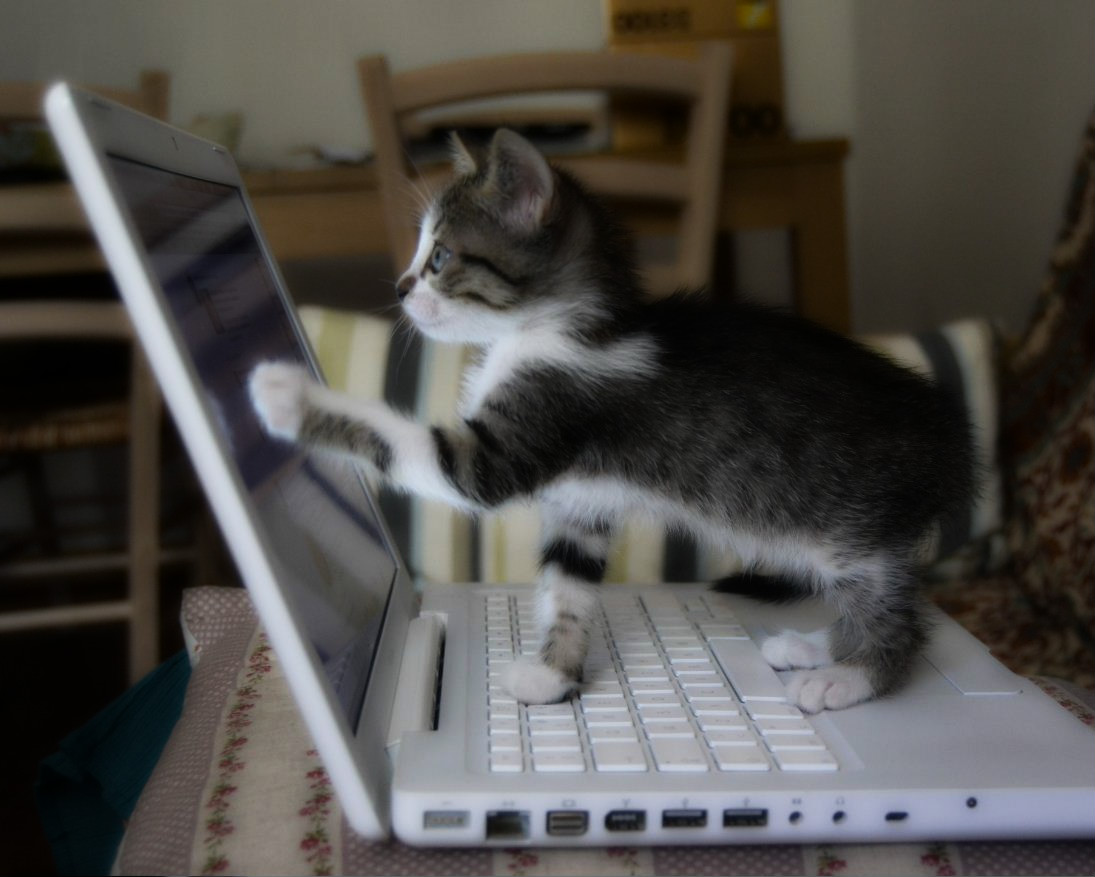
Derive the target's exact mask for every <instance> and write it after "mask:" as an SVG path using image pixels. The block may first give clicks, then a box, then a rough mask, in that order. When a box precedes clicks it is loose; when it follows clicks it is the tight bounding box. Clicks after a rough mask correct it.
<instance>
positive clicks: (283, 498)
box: [46, 83, 1095, 846]
mask: <svg viewBox="0 0 1095 877" xmlns="http://www.w3.org/2000/svg"><path fill="white" fill-rule="evenodd" d="M46 110H47V116H48V119H49V123H50V126H51V128H52V131H53V133H54V135H55V137H56V140H57V142H58V144H59V147H60V149H61V152H62V155H63V157H64V160H65V163H66V165H67V167H68V170H69V172H70V174H71V177H72V180H73V183H74V184H75V187H76V190H77V192H78V194H79V196H80V199H81V200H82V202H83V204H84V206H85V208H86V211H87V214H88V216H89V219H90V222H91V225H92V226H93V228H94V230H95V234H96V235H97V237H98V240H99V243H100V245H101V248H102V250H103V253H104V254H105V256H106V259H107V262H108V264H109V266H110V270H111V271H112V272H113V275H114V277H115V279H116V281H117V285H118V287H119V289H120V291H121V294H122V297H123V299H124V301H125V303H126V306H127V307H128V310H129V312H130V314H131V316H132V319H133V323H134V325H135V327H136V331H137V333H138V334H139V336H140V339H141V341H142V343H143V346H144V349H145V350H146V351H147V354H148V357H149V360H150V361H151V364H152V368H153V370H154V372H155V374H156V377H157V379H158V381H159V384H160V386H161V388H162V391H163V395H164V397H165V399H166V401H167V405H168V406H169V408H170V410H171V412H172V414H173V415H174V419H175V422H176V423H177V425H178V428H179V431H180V433H181V435H182V438H183V440H184V442H185V444H186V447H187V449H188V452H189V454H190V457H191V459H192V461H193V464H194V467H195V469H196V471H197V473H198V476H199V478H200V480H201V483H202V485H203V487H204V490H205V492H206V493H207V495H208V499H209V502H210V504H211V507H212V509H213V511H214V513H215V515H216V517H217V520H218V522H219V524H220V527H221V529H222V531H223V533H224V536H225V539H226V541H227V543H228V546H229V548H230V550H231V552H232V555H233V557H234V559H235V562H236V564H237V566H238V568H239V571H240V574H241V576H242V578H243V580H244V582H245V584H246V586H247V588H248V589H249V591H250V594H251V596H252V598H253V602H254V605H255V608H256V610H257V613H258V616H259V618H260V619H261V621H262V623H263V624H264V626H265V628H266V630H267V633H268V636H269V638H270V641H271V643H272V645H273V648H274V650H275V651H276V653H277V655H278V656H279V659H280V661H281V663H282V665H283V666H284V670H285V676H286V678H287V680H288V684H289V687H290V689H291V691H292V693H293V695H294V696H295V699H296V702H297V704H298V705H299V708H300V712H301V715H302V717H303V719H304V722H305V724H306V725H307V728H308V730H309V731H310V732H311V734H312V736H313V738H314V741H315V744H316V747H317V749H318V751H319V753H320V754H321V756H322V758H323V760H324V763H325V765H326V767H327V769H328V771H329V773H330V775H331V778H332V781H333V784H334V787H335V791H336V793H337V795H338V798H339V801H340V803H341V805H342V808H343V810H344V812H345V814H346V817H347V819H348V821H349V823H350V825H351V826H352V827H353V828H354V829H355V830H356V831H358V832H360V833H361V834H362V835H365V836H366V837H370V838H381V837H385V836H387V835H388V834H389V833H390V832H392V831H394V833H395V834H396V835H397V836H398V837H399V838H400V839H402V840H403V841H405V842H407V843H411V844H421V845H444V846H460V845H474V846H480V845H488V846H489V845H498V846H514V845H521V844H529V845H536V846H549V845H565V846H578V845H616V844H629V845H633V844H693V843H696V844H701V843H702V844H728V843H765V842H850V841H909V840H924V839H929V840H948V839H973V838H983V839H988V838H1007V839H1017V838H1034V837H1044V838H1049V837H1057V838H1064V837H1095V733H1092V730H1091V729H1090V728H1088V727H1085V726H1084V725H1083V724H1082V723H1081V722H1079V721H1077V720H1076V719H1075V718H1074V717H1073V716H1072V715H1070V714H1069V713H1068V712H1067V711H1066V710H1064V709H1062V708H1061V707H1060V706H1058V705H1057V704H1056V703H1055V702H1053V701H1052V700H1051V699H1050V698H1049V697H1047V696H1046V695H1045V694H1044V693H1043V692H1042V691H1041V690H1040V689H1039V688H1038V687H1037V686H1035V685H1033V684H1032V683H1030V682H1028V681H1027V680H1025V679H1022V678H1019V677H1016V676H1014V675H1013V674H1012V673H1010V672H1009V671H1008V670H1006V669H1005V668H1004V667H1003V666H1002V665H1001V664H999V663H998V662H997V661H996V660H995V659H993V658H992V657H991V656H990V655H989V654H988V652H987V650H986V649H985V647H984V646H983V645H981V644H980V643H979V642H978V641H977V640H975V639H974V638H973V637H972V636H970V635H969V634H967V633H966V632H965V631H964V630H962V628H960V627H959V626H958V625H957V624H955V623H954V622H952V621H950V620H948V619H947V618H945V617H944V616H942V614H940V615H939V617H938V619H937V624H936V626H935V631H934V635H933V638H932V641H931V644H930V646H929V647H928V649H927V650H926V652H925V653H924V655H923V656H922V657H921V658H920V659H918V663H917V668H916V671H915V673H914V675H913V678H912V680H911V681H910V683H909V684H908V685H907V686H906V687H905V688H904V689H903V690H902V691H901V692H900V693H899V694H898V695H896V696H894V697H890V698H887V699H884V700H879V701H875V702H870V703H865V704H861V705H859V706H855V707H853V708H851V709H847V710H843V711H838V712H826V713H822V714H819V715H816V716H804V715H802V714H801V713H799V711H798V710H797V709H796V708H795V707H794V706H793V705H791V704H788V703H787V702H786V699H785V696H784V689H783V683H782V679H781V677H780V675H779V674H777V673H775V672H774V671H772V670H771V669H770V668H769V667H768V666H767V665H766V664H764V662H763V661H762V659H761V658H760V655H759V648H758V643H759V642H761V641H762V640H763V638H764V637H765V636H768V635H770V634H772V633H774V632H777V631H780V630H783V629H787V628H791V629H797V630H800V631H810V630H816V629H819V628H821V627H822V626H824V625H825V624H826V623H827V621H828V620H829V619H828V618H827V616H826V614H825V613H826V610H825V609H824V607H821V606H819V605H815V604H812V603H810V602H804V603H802V604H797V605H792V606H786V605H782V606H780V605H766V604H760V603H756V602H753V601H750V600H747V599H745V598H738V597H733V596H729V595H720V594H715V593H713V592H711V591H710V590H709V589H708V588H706V587H705V586H703V585H679V586H677V585H674V586H665V585H662V586H657V587H647V588H638V587H636V588H629V587H616V586H611V587H607V588H605V589H603V614H602V616H601V617H600V619H599V624H598V626H597V629H596V632H595V635H594V641H593V646H592V649H591V654H590V658H589V661H588V663H587V668H586V670H587V672H586V680H585V682H584V683H583V685H582V688H581V691H580V693H579V694H578V695H577V696H575V697H574V698H573V699H570V700H567V701H564V702H562V703H559V704H551V705H546V706H525V705H523V704H519V703H516V702H515V701H514V700H513V699H512V698H510V697H509V696H508V694H507V693H506V691H505V690H504V689H503V688H502V687H501V685H500V684H499V681H500V678H501V674H502V671H503V668H504V666H505V664H506V663H507V662H508V661H512V660H513V659H514V658H515V657H516V656H520V655H522V654H529V653H533V654H534V653H535V650H536V647H537V642H536V636H537V634H536V630H535V627H534V625H533V623H532V606H533V594H532V587H531V586H528V585H526V586H517V585H515V586H512V587H510V586H506V587H484V586H478V585H456V584H454V585H450V586H446V587H432V586H431V587H427V588H425V589H424V590H422V591H421V592H418V591H416V587H415V585H414V583H413V581H412V580H411V578H410V576H409V575H408V572H407V568H406V566H405V565H404V564H403V562H402V561H401V559H400V557H399V553H398V551H397V550H396V549H395V547H394V545H393V542H392V538H391V534H390V532H389V529H388V527H387V526H386V524H385V521H384V519H383V517H382V515H381V514H380V512H379V511H378V504H377V501H376V499H375V497H374V496H373V494H372V492H371V490H370V488H369V486H368V484H367V482H366V481H365V480H364V478H363V477H362V474H361V473H360V472H359V471H358V470H357V469H356V468H355V467H354V466H352V465H351V464H348V463H344V462H337V461H334V460H332V459H329V458H325V457H322V456H318V455H309V454H307V453H305V452H302V451H301V450H300V449H298V448H296V447H294V446H292V445H290V444H287V443H283V442H280V441H277V440H272V439H270V438H268V437H267V436H266V435H265V434H264V433H263V431H262V430H261V429H260V427H259V425H258V423H257V422H256V419H255V417H254V415H253V413H252V408H251V405H250V402H249V399H248V396H247V390H246V379H247V376H248V375H249V373H250V371H251V369H252V368H253V367H254V366H255V365H256V364H257V363H259V362H261V361H265V360H283V361H290V362H296V363H300V364H302V365H304V366H306V367H307V368H309V369H311V370H312V371H313V373H315V374H316V375H317V376H318V375H319V369H318V367H317V365H316V361H315V358H314V356H313V354H312V352H311V350H310V349H309V346H308V342H307V340H306V338H305V335H304V332H303V330H302V328H301V324H300V322H299V320H298V319H297V315H296V312H295V310H294V306H293V303H292V300H291V298H290V297H289V294H288V291H287V290H286V288H285V284H284V282H283V280H282V278H281V276H280V274H279V272H278V269H277V265H276V264H275V261H274V259H273V257H272V256H271V253H270V251H269V248H268V247H267V245H266V244H265V242H264V240H263V236H262V233H261V231H260V229H259V226H258V222H257V220H256V218H255V212H254V210H253V208H252V205H251V203H250V202H249V200H248V197H247V193H246V191H245V190H244V185H243V182H242V180H241V177H240V173H239V170H238V169H237V167H236V165H235V163H234V161H233V159H232V156H231V155H229V153H228V152H227V151H226V150H225V149H224V148H222V147H220V146H218V145H216V144H213V143H209V142H207V141H204V140H200V139H198V138H195V137H193V136H190V135H189V134H186V133H184V132H182V131H179V130H176V129H173V128H171V127H169V126H167V125H165V124H162V123H160V122H158V121H155V120H153V119H150V118H147V117H145V116H142V115H140V114H138V113H135V112H132V111H130V110H127V109H125V108H123V107H121V106H119V105H117V104H114V103H111V102H109V101H106V100H104V99H102V98H100V97H97V96H95V95H93V94H89V93H84V92H81V91H79V90H76V89H74V88H71V87H69V86H68V85H66V84H63V83H61V84H57V85H55V86H54V87H53V88H52V89H51V90H50V91H49V93H48V96H47V100H46Z"/></svg>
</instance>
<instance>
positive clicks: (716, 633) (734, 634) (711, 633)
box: [700, 622, 749, 639]
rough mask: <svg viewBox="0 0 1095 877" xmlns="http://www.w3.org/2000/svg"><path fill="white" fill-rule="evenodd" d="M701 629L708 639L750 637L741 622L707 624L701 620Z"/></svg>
mask: <svg viewBox="0 0 1095 877" xmlns="http://www.w3.org/2000/svg"><path fill="white" fill-rule="evenodd" d="M700 630H701V631H702V632H703V635H704V636H705V637H706V638H707V639H749V634H747V633H746V632H745V628H744V627H742V626H741V625H740V624H714V623H711V624H705V623H703V622H700Z"/></svg>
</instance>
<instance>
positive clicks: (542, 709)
mask: <svg viewBox="0 0 1095 877" xmlns="http://www.w3.org/2000/svg"><path fill="white" fill-rule="evenodd" d="M525 709H526V710H527V711H528V720H529V721H530V722H538V721H541V720H543V719H559V718H567V719H573V718H574V707H572V706H571V705H570V704H569V703H540V704H529V705H528V706H527V707H525Z"/></svg>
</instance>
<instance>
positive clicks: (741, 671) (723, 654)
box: [711, 639, 787, 703]
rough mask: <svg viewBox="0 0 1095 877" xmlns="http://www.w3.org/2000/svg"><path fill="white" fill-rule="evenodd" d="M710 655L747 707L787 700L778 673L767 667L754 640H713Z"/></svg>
mask: <svg viewBox="0 0 1095 877" xmlns="http://www.w3.org/2000/svg"><path fill="white" fill-rule="evenodd" d="M711 651H712V652H713V653H714V655H715V659H716V660H717V661H718V662H719V665H720V666H721V667H722V669H723V672H724V673H726V677H727V678H728V679H729V680H730V684H731V685H732V686H734V690H735V691H737V693H738V696H739V697H740V698H741V699H742V700H744V701H746V702H747V703H749V702H752V701H757V700H763V701H786V700H787V692H786V691H785V690H784V688H783V683H782V682H781V681H780V678H779V677H778V676H777V675H776V671H775V670H773V669H772V668H771V667H770V666H768V663H767V662H766V661H765V660H764V658H762V657H761V654H760V649H758V648H757V647H756V645H755V644H754V643H753V642H752V641H751V640H737V639H716V640H711Z"/></svg>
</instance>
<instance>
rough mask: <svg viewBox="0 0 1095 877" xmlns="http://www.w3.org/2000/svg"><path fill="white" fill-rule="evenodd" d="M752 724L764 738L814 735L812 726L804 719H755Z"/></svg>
mask: <svg viewBox="0 0 1095 877" xmlns="http://www.w3.org/2000/svg"><path fill="white" fill-rule="evenodd" d="M754 724H755V725H756V728H757V730H758V731H760V732H761V733H762V734H763V735H764V736H765V737H771V736H776V735H780V736H782V735H786V734H798V735H803V734H813V733H814V726H813V725H811V724H810V723H809V722H807V721H806V720H805V719H756V720H754Z"/></svg>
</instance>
